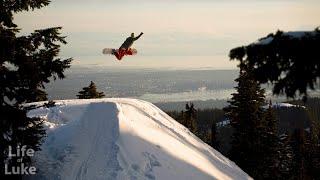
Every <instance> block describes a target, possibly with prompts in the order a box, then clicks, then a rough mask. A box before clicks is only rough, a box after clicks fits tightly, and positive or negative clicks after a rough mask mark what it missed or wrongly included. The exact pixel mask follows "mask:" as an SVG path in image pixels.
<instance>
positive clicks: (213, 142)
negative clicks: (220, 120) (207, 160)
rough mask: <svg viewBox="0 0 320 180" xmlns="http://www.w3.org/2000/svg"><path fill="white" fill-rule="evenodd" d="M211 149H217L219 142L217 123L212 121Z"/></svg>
mask: <svg viewBox="0 0 320 180" xmlns="http://www.w3.org/2000/svg"><path fill="white" fill-rule="evenodd" d="M210 144H211V147H213V148H214V149H218V148H219V141H218V138H217V123H216V122H215V121H213V123H212V126H211V143H210Z"/></svg>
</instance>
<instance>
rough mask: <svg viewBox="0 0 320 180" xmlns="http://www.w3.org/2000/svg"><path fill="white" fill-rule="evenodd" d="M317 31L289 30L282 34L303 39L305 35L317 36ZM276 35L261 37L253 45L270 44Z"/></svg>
mask: <svg viewBox="0 0 320 180" xmlns="http://www.w3.org/2000/svg"><path fill="white" fill-rule="evenodd" d="M315 35H316V32H315V31H289V32H283V34H282V36H288V37H290V38H295V39H301V38H303V37H305V36H315ZM273 39H274V37H273V36H267V37H264V38H261V39H259V40H258V41H256V42H255V43H253V45H267V44H270V43H271V42H272V41H273Z"/></svg>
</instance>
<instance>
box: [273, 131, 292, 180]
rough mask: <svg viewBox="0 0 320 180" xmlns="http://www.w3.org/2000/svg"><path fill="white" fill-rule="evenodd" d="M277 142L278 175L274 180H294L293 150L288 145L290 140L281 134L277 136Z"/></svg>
mask: <svg viewBox="0 0 320 180" xmlns="http://www.w3.org/2000/svg"><path fill="white" fill-rule="evenodd" d="M279 140H280V141H279V165H278V171H279V172H278V173H279V174H278V175H277V176H276V178H275V179H294V178H293V174H294V173H293V149H292V146H291V144H290V138H289V136H288V135H287V134H282V135H280V136H279Z"/></svg>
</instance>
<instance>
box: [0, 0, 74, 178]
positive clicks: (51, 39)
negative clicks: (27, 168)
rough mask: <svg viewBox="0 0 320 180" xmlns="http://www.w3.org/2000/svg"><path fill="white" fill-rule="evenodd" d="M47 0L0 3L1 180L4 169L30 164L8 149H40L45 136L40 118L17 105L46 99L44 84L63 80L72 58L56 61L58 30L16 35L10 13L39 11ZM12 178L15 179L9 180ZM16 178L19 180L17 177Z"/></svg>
mask: <svg viewBox="0 0 320 180" xmlns="http://www.w3.org/2000/svg"><path fill="white" fill-rule="evenodd" d="M49 2H50V1H49V0H21V1H2V2H1V3H0V117H1V119H0V134H1V136H0V142H1V144H0V154H1V155H0V169H1V177H0V179H6V178H5V175H4V167H5V165H8V167H9V169H10V168H11V167H12V166H17V165H20V163H24V164H25V165H28V163H30V157H27V156H25V157H23V158H22V162H20V161H19V162H18V161H17V160H18V159H17V158H16V157H8V147H9V146H11V147H12V150H13V151H16V148H17V146H20V147H21V146H23V145H26V146H27V148H32V149H34V150H39V147H40V142H41V138H42V137H43V135H44V134H45V131H44V130H43V129H42V121H41V120H40V119H39V118H28V117H27V116H26V111H25V110H24V108H22V107H21V106H20V105H21V104H22V103H25V102H32V101H39V100H46V99H47V97H46V93H45V91H44V83H48V82H50V78H51V77H53V78H54V79H56V78H60V79H62V78H64V74H63V72H64V70H65V69H66V68H69V67H70V62H71V59H66V60H61V59H59V58H56V57H57V56H58V54H59V50H60V45H61V44H65V43H66V41H65V40H64V37H62V36H60V33H59V30H60V29H61V27H55V28H48V29H43V30H36V31H34V32H33V33H31V34H30V35H26V36H18V35H17V34H18V33H19V32H20V29H19V28H18V26H17V25H16V24H15V23H14V22H13V14H14V13H18V12H21V11H28V10H30V9H32V10H33V9H39V8H41V7H43V6H47V5H48V4H49ZM11 178H15V177H13V176H12V177H11ZM16 178H19V177H16Z"/></svg>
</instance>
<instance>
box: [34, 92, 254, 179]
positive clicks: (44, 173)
mask: <svg viewBox="0 0 320 180" xmlns="http://www.w3.org/2000/svg"><path fill="white" fill-rule="evenodd" d="M34 104H36V105H41V104H42V103H34ZM28 115H29V116H38V117H39V116H40V117H43V118H45V119H46V123H45V124H46V126H47V128H48V129H47V133H48V134H47V135H48V136H47V138H46V139H45V141H44V143H43V145H42V151H40V152H37V153H36V156H35V157H34V160H35V162H36V165H37V169H38V171H39V172H38V175H37V178H35V179H90V180H91V179H121V180H122V179H138V180H140V179H166V180H167V179H183V180H184V179H196V180H201V179H251V178H250V177H249V176H248V175H247V174H246V173H245V172H243V171H242V170H241V169H240V168H239V167H237V166H236V165H235V164H234V163H233V162H231V161H230V160H228V159H227V158H225V157H224V156H223V155H221V154H220V153H219V152H217V151H215V150H214V149H213V148H211V147H209V146H208V145H207V144H205V143H203V142H202V141H201V140H200V139H198V138H197V137H195V136H194V135H193V134H192V133H190V132H189V130H187V129H186V128H185V127H184V126H182V125H181V124H179V123H177V122H176V121H175V120H173V119H172V118H171V117H169V116H168V115H167V114H165V113H164V112H163V111H161V110H160V109H158V108H157V107H156V106H154V105H153V104H151V103H148V102H145V101H141V100H136V99H114V98H113V99H93V100H63V101H57V102H56V106H55V107H52V108H44V107H41V108H38V109H35V110H32V111H30V112H29V113H28Z"/></svg>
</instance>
